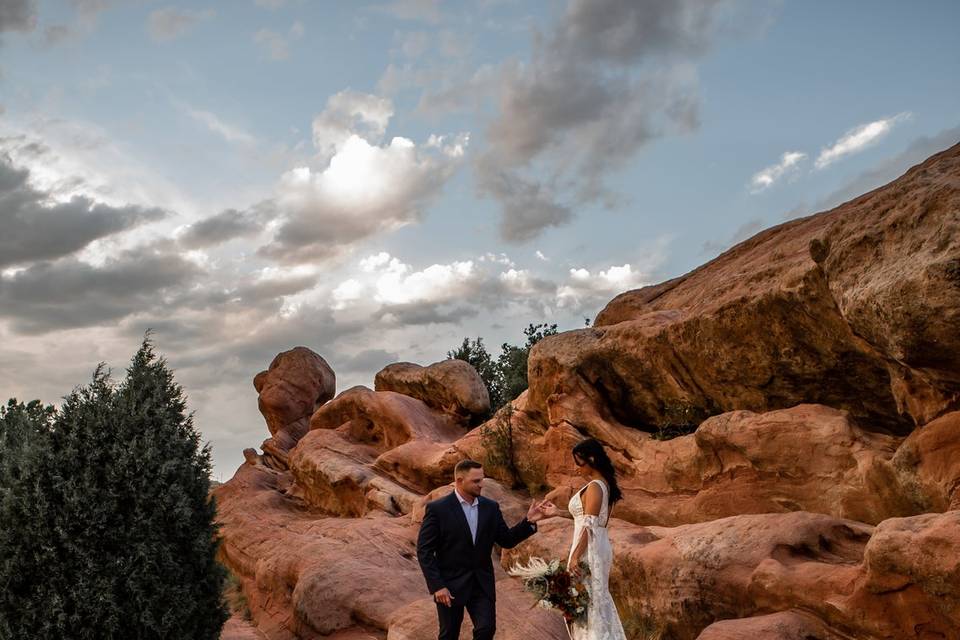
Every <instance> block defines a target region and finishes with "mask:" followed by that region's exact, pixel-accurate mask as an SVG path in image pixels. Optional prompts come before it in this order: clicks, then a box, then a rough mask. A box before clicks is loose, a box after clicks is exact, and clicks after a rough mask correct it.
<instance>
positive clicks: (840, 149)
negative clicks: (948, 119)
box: [814, 112, 911, 169]
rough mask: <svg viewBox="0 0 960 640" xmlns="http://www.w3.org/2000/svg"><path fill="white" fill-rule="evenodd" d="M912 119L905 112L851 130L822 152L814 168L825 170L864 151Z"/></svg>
mask: <svg viewBox="0 0 960 640" xmlns="http://www.w3.org/2000/svg"><path fill="white" fill-rule="evenodd" d="M910 117H911V116H910V113H908V112H904V113H900V114H897V115H895V116H893V117H892V118H884V119H882V120H875V121H873V122H868V123H867V124H862V125H859V126H857V127H854V128H853V129H850V130H849V131H847V132H846V133H845V134H843V135H842V136H841V137H840V139H839V140H837V141H836V142H834V143H833V144H832V145H831V146H829V147H825V148H824V149H823V150H821V151H820V155H818V156H817V161H816V162H815V163H814V166H816V168H817V169H823V168H825V167H827V166H829V165H831V164H833V163H834V162H836V161H837V160H840V159H842V158H845V157H846V156H850V155H853V154H855V153H859V152H861V151H863V150H864V149H866V148H867V147H869V146H870V145H872V144H874V143H875V142H877V141H879V140H880V139H881V138H883V137H884V136H886V135H887V134H888V133H890V130H891V129H893V127H894V125H895V124H897V123H898V122H901V121H903V120H909V119H910Z"/></svg>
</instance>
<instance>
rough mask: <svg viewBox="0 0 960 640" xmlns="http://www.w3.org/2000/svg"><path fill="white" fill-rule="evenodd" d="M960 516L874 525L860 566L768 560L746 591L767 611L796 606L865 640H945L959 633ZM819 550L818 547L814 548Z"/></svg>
mask: <svg viewBox="0 0 960 640" xmlns="http://www.w3.org/2000/svg"><path fill="white" fill-rule="evenodd" d="M958 542H960V511H949V512H946V513H942V514H925V515H920V516H913V517H910V518H891V519H889V520H885V521H884V522H882V523H880V524H879V525H878V526H877V528H876V530H875V531H874V533H873V535H872V537H871V538H870V540H869V542H868V543H867V545H866V548H865V550H864V558H863V561H862V562H860V563H857V564H854V565H850V566H848V567H845V568H844V567H838V566H831V565H830V563H824V562H822V560H821V559H820V558H811V557H810V554H809V553H799V554H795V555H794V556H793V557H784V556H781V557H780V558H771V559H769V560H766V561H764V562H763V563H761V564H760V565H759V566H758V567H757V568H756V569H755V571H754V572H753V575H752V576H751V580H750V585H749V591H750V593H752V594H753V595H754V597H755V599H756V601H757V603H758V605H760V606H761V607H763V608H765V609H767V610H771V609H773V610H776V609H786V608H792V607H799V608H802V609H805V610H807V611H810V612H812V613H814V614H816V615H817V616H818V617H820V618H821V619H823V620H824V621H826V622H827V623H829V624H830V625H831V626H833V627H835V628H838V629H842V630H846V631H848V632H849V633H851V634H852V635H854V636H855V637H866V638H951V637H954V636H955V635H956V630H957V629H958V628H960V599H958V597H957V596H958V589H960V554H958V552H957V549H958V548H960V546H958ZM821 547H822V545H821Z"/></svg>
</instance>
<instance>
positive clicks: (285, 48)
mask: <svg viewBox="0 0 960 640" xmlns="http://www.w3.org/2000/svg"><path fill="white" fill-rule="evenodd" d="M303 33H304V28H303V23H302V22H299V21H297V22H294V23H293V25H292V26H291V27H290V30H289V31H288V32H287V34H286V35H284V34H282V33H277V32H276V31H271V30H270V29H260V30H259V31H257V32H256V33H255V34H253V41H254V42H255V43H256V44H257V45H259V46H260V48H261V49H263V51H264V53H265V54H266V56H267V57H268V58H270V59H271V60H286V59H287V58H289V57H290V45H291V44H293V43H294V42H296V41H297V40H299V39H300V38H302V37H303Z"/></svg>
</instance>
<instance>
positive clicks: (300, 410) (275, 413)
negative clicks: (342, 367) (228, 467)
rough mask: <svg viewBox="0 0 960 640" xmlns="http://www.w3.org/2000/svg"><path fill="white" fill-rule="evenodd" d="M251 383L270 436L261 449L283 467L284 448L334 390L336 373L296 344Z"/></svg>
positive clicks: (294, 441) (292, 442)
mask: <svg viewBox="0 0 960 640" xmlns="http://www.w3.org/2000/svg"><path fill="white" fill-rule="evenodd" d="M253 386H254V388H255V389H256V390H257V393H258V394H260V396H259V399H258V401H257V404H258V405H259V407H260V413H262V414H263V418H264V420H266V421H267V428H268V429H270V435H271V436H273V437H271V438H270V439H268V440H266V441H265V442H264V443H263V445H262V446H263V452H264V454H266V455H267V456H268V460H269V461H271V462H273V463H274V464H275V465H277V466H278V467H280V468H283V467H284V465H285V464H286V457H287V452H288V451H289V450H290V449H291V448H292V447H293V446H294V445H296V444H297V442H298V441H299V440H300V438H302V437H303V435H304V434H305V433H306V432H307V429H308V426H309V424H310V416H312V415H313V412H314V411H316V410H317V407H319V406H320V405H322V404H323V403H324V402H326V401H327V400H329V399H330V398H332V397H333V394H334V393H336V376H335V375H334V373H333V369H331V368H330V365H328V364H327V362H326V360H324V359H323V358H321V357H320V356H319V355H317V354H316V353H314V352H313V351H311V350H310V349H307V348H306V347H296V348H294V349H291V350H290V351H284V352H283V353H281V354H278V355H277V357H276V358H274V359H273V362H271V363H270V366H269V367H268V368H267V370H266V371H261V372H260V373H258V374H257V375H256V377H255V378H254V379H253Z"/></svg>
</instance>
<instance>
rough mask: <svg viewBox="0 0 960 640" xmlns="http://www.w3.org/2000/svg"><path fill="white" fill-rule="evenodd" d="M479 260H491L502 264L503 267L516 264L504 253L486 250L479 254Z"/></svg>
mask: <svg viewBox="0 0 960 640" xmlns="http://www.w3.org/2000/svg"><path fill="white" fill-rule="evenodd" d="M480 262H493V263H495V264H502V265H503V266H505V267H511V268H512V267H514V266H516V265H515V264H514V262H513V260H511V259H510V256H508V255H507V254H505V253H490V252H487V253H485V254H483V255H482V256H480Z"/></svg>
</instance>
